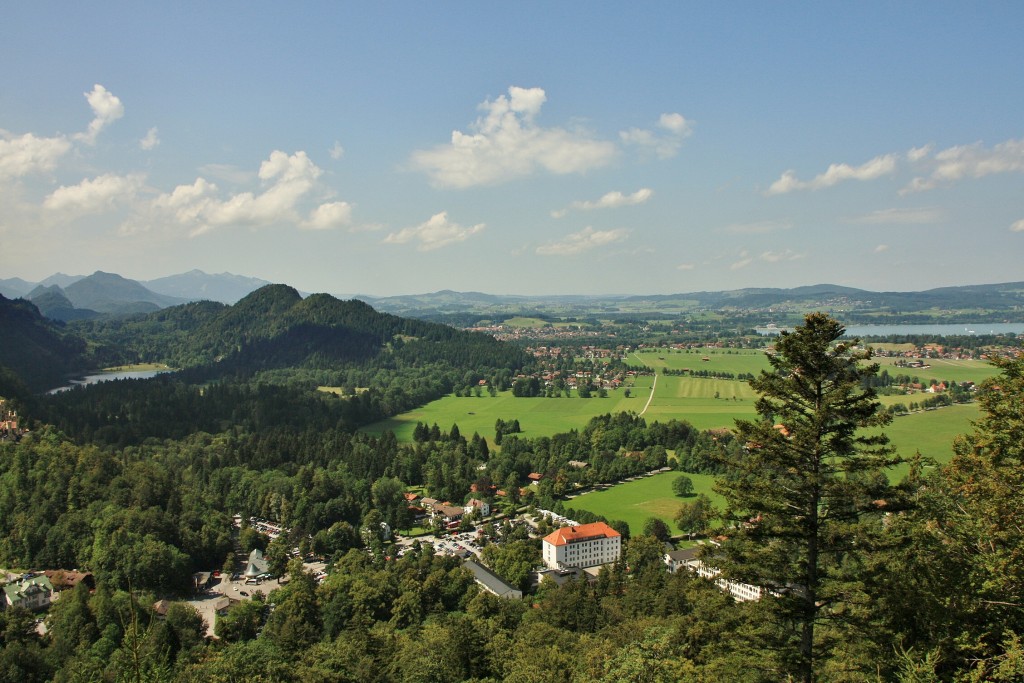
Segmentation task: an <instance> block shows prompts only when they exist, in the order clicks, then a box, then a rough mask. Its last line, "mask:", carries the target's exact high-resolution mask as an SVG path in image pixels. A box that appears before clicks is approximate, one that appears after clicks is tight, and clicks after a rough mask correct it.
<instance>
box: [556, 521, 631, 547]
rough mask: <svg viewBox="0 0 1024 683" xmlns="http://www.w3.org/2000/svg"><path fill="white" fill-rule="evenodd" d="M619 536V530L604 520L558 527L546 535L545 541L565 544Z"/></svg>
mask: <svg viewBox="0 0 1024 683" xmlns="http://www.w3.org/2000/svg"><path fill="white" fill-rule="evenodd" d="M619 536H620V534H619V532H618V531H616V530H615V529H613V528H611V527H610V526H608V525H607V524H605V523H604V522H593V523H591V524H580V525H579V526H565V527H562V528H561V529H556V530H555V531H552V532H551V533H550V534H548V535H547V536H545V537H544V542H545V543H550V544H551V545H565V544H567V543H580V542H582V541H590V540H594V539H598V538H618V537H619Z"/></svg>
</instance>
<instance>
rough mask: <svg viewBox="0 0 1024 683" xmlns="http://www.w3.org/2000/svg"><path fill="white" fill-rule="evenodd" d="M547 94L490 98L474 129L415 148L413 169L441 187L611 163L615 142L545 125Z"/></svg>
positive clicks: (533, 91) (514, 91) (530, 91)
mask: <svg viewBox="0 0 1024 683" xmlns="http://www.w3.org/2000/svg"><path fill="white" fill-rule="evenodd" d="M546 99H547V96H546V95H545V93H544V90H543V89H541V88H518V87H515V86H513V87H511V88H509V89H508V97H506V96H505V95H501V96H500V97H498V98H497V99H495V100H493V101H491V100H485V101H484V102H483V103H482V104H481V105H480V109H481V110H482V111H483V112H484V115H483V116H481V117H480V118H478V119H477V120H476V121H475V122H474V123H473V124H472V125H471V126H470V132H468V133H463V132H462V131H458V130H456V131H453V132H452V136H451V142H450V143H449V144H446V145H438V146H436V147H434V148H432V149H427V150H419V151H416V152H413V154H412V158H411V165H412V168H414V169H416V170H419V171H423V172H425V173H427V175H429V176H430V178H431V180H432V181H433V183H434V184H435V185H438V186H441V187H454V188H467V187H473V186H476V185H493V184H497V183H501V182H505V181H508V180H511V179H513V178H517V177H522V176H526V175H529V174H530V173H533V172H534V171H535V170H537V169H544V170H546V171H549V172H551V173H555V174H558V175H564V174H569V173H582V172H585V171H588V170H590V169H593V168H599V167H601V166H605V165H607V164H608V163H609V162H610V161H611V160H612V158H613V157H614V156H615V154H616V151H617V150H616V148H615V145H613V144H612V143H610V142H606V141H602V140H596V139H594V138H593V137H592V136H591V135H590V134H589V133H587V132H586V131H581V130H567V129H564V128H542V127H540V126H538V125H537V124H536V122H535V120H534V119H535V118H536V116H537V114H538V113H540V109H541V107H542V105H543V104H544V102H545V101H546Z"/></svg>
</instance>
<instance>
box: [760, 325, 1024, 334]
mask: <svg viewBox="0 0 1024 683" xmlns="http://www.w3.org/2000/svg"><path fill="white" fill-rule="evenodd" d="M783 329H787V328H781V327H758V328H757V332H758V334H766V335H772V334H778V333H779V332H780V331H782V330H783ZM913 334H930V335H936V336H940V337H954V336H966V335H981V334H1024V323H950V324H946V325H847V326H846V336H847V337H890V336H893V335H913Z"/></svg>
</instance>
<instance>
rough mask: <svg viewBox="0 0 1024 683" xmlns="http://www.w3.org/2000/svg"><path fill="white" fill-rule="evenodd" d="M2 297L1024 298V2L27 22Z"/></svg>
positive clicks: (1, 122)
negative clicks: (47, 289) (60, 276)
mask: <svg viewBox="0 0 1024 683" xmlns="http://www.w3.org/2000/svg"><path fill="white" fill-rule="evenodd" d="M6 17H7V22H8V26H10V27H17V28H18V30H17V31H16V32H15V31H8V33H9V34H10V35H7V36H5V40H4V41H3V42H2V44H0V57H2V61H0V63H2V64H3V66H2V67H0V207H2V210H0V237H2V239H3V244H4V256H3V259H2V261H0V265H2V267H0V278H8V277H22V278H24V279H26V280H30V281H39V280H42V279H43V278H46V277H48V276H49V275H52V274H53V273H56V272H64V273H67V274H72V275H83V274H89V273H92V272H94V271H96V270H103V271H106V272H114V273H119V274H122V275H124V276H126V277H131V278H135V279H139V280H148V279H154V278H158V277H162V276H166V275H171V274H176V273H183V272H186V271H189V270H192V269H193V268H198V269H201V270H204V271H206V272H208V273H221V272H225V271H227V272H231V273H236V274H240V275H246V276H253V277H259V278H263V279H266V280H270V281H274V282H283V283H287V284H290V285H292V286H295V287H296V288H299V289H301V290H304V291H310V292H314V291H323V292H332V293H343V292H344V293H366V294H372V295H392V294H407V293H418V292H429V291H437V290H443V289H451V290H456V291H471V290H473V291H485V292H494V293H514V294H526V295H530V294H562V293H566V294H567V293H579V294H609V293H636V294H656V293H676V292H688V291H699V290H723V289H736V288H741V287H793V286H800V285H809V284H816V283H823V282H828V283H835V284H841V285H847V286H852V287H860V288H863V289H868V290H875V291H883V290H895V291H917V290H923V289H929V288H932V287H939V286H946V285H961V284H974V283H991V282H1008V281H1016V280H1021V279H1024V277H1022V273H1024V271H1022V269H1021V266H1020V262H1021V256H1022V255H1024V119H1022V118H1021V116H1020V112H1021V111H1024V90H1022V89H1021V88H1019V87H1017V85H1018V84H1019V83H1022V82H1024V44H1022V42H1021V41H1020V40H1019V34H1020V29H1021V27H1022V26H1024V6H1022V5H1020V4H1019V3H988V4H984V5H977V6H968V5H962V4H957V3H934V2H906V3H896V4H893V3H882V2H867V3H858V4H855V5H853V4H843V3H832V2H826V3H816V4H813V5H807V6H771V7H767V6H757V5H735V6H727V5H716V6H703V5H697V4H690V3H671V4H668V3H666V4H664V5H659V6H656V7H639V8H632V7H631V8H626V7H620V6H614V5H601V4H597V5H595V4H592V3H581V2H568V3H559V4H557V5H554V6H552V5H550V4H541V3H517V4H515V5H513V6H509V7H492V6H488V7H486V8H485V9H481V8H480V7H479V6H478V5H475V4H470V3H465V2H457V3H447V4H444V5H441V6H427V5H422V4H413V3H409V4H388V5H380V4H376V3H349V4H336V3H327V2H317V3H309V4H304V5H302V6H299V7H293V6H287V5H278V4H270V3H249V4H246V5H244V6H242V5H230V6H229V5H224V4H215V5H208V4H203V3H183V4H176V5H174V6H168V7H156V6H149V5H136V4H132V3H111V4H104V5H102V6H91V5H81V6H78V5H74V4H72V5H68V4H67V3H56V2H40V3H19V4H17V5H15V6H13V7H11V8H8V10H7V12H6Z"/></svg>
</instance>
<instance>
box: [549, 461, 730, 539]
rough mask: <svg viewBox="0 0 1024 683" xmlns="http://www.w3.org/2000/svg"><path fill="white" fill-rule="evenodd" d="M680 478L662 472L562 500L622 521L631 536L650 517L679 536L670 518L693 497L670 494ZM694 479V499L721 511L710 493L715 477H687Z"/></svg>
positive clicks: (716, 497)
mask: <svg viewBox="0 0 1024 683" xmlns="http://www.w3.org/2000/svg"><path fill="white" fill-rule="evenodd" d="M680 476H683V475H682V473H680V472H664V473H662V474H655V475H652V476H650V477H641V478H640V479H637V480H635V481H627V482H624V483H622V484H617V485H615V486H613V487H611V488H609V489H605V490H603V491H592V492H590V493H585V494H583V495H581V496H577V497H576V498H573V499H571V500H567V501H565V506H566V507H569V508H573V509H576V510H589V511H590V512H593V513H594V514H597V515H602V516H604V517H605V518H607V519H621V520H623V521H625V522H626V523H627V524H629V530H630V533H632V534H640V533H642V532H643V528H644V522H646V521H647V519H648V518H650V517H659V518H661V519H662V520H664V521H665V523H666V524H668V525H669V528H670V529H671V530H672V533H673V534H678V533H679V529H677V528H676V526H675V522H673V521H672V520H673V518H674V517H675V515H676V512H677V511H678V510H679V506H680V505H682V504H683V503H684V502H687V501H691V500H693V497H687V498H680V497H679V496H677V495H675V494H674V493H673V492H672V482H673V481H675V479H676V478H677V477H680ZM686 476H687V477H689V478H690V479H692V480H693V492H694V496H696V495H697V494H698V493H703V494H704V495H706V496H707V497H708V498H710V499H711V502H712V503H714V505H715V507H717V508H722V507H724V505H725V502H724V501H723V500H722V497H721V496H719V495H718V494H717V493H715V492H714V491H713V490H712V486H713V485H714V482H715V478H714V477H712V476H710V475H706V474H687V475H686Z"/></svg>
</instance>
